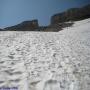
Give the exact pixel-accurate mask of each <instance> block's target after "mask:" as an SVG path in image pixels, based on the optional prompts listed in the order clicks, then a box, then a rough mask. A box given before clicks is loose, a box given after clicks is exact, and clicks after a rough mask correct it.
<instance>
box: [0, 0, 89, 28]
mask: <svg viewBox="0 0 90 90" xmlns="http://www.w3.org/2000/svg"><path fill="white" fill-rule="evenodd" d="M88 3H90V0H0V27H1V28H3V27H7V26H12V25H15V24H18V23H20V22H22V21H26V20H32V19H38V20H39V24H40V25H48V24H49V23H50V17H51V16H52V15H53V14H56V13H59V12H62V11H64V10H66V9H68V8H71V7H80V6H83V5H85V4H88Z"/></svg>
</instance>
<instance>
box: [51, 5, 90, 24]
mask: <svg viewBox="0 0 90 90" xmlns="http://www.w3.org/2000/svg"><path fill="white" fill-rule="evenodd" d="M86 18H90V5H86V6H84V7H82V8H71V9H68V10H66V11H65V12H62V13H58V14H55V15H53V16H52V17H51V24H57V23H63V22H67V21H77V20H82V19H86Z"/></svg>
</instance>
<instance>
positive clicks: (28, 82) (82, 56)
mask: <svg viewBox="0 0 90 90" xmlns="http://www.w3.org/2000/svg"><path fill="white" fill-rule="evenodd" d="M0 87H18V90H90V19H86V20H82V21H77V22H75V24H74V25H73V26H72V27H68V28H65V29H64V30H62V31H60V32H31V31H30V32H29V31H25V32H23V31H22V32H21V31H13V32H10V31H1V32H0Z"/></svg>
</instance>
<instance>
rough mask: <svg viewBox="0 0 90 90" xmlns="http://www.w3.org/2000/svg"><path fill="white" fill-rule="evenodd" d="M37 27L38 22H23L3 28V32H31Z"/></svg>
mask: <svg viewBox="0 0 90 90" xmlns="http://www.w3.org/2000/svg"><path fill="white" fill-rule="evenodd" d="M38 27H39V25H38V20H32V21H24V22H22V23H20V24H18V25H15V26H11V27H7V28H5V30H10V31H25V30H26V31H31V30H35V29H37V28H38Z"/></svg>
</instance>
